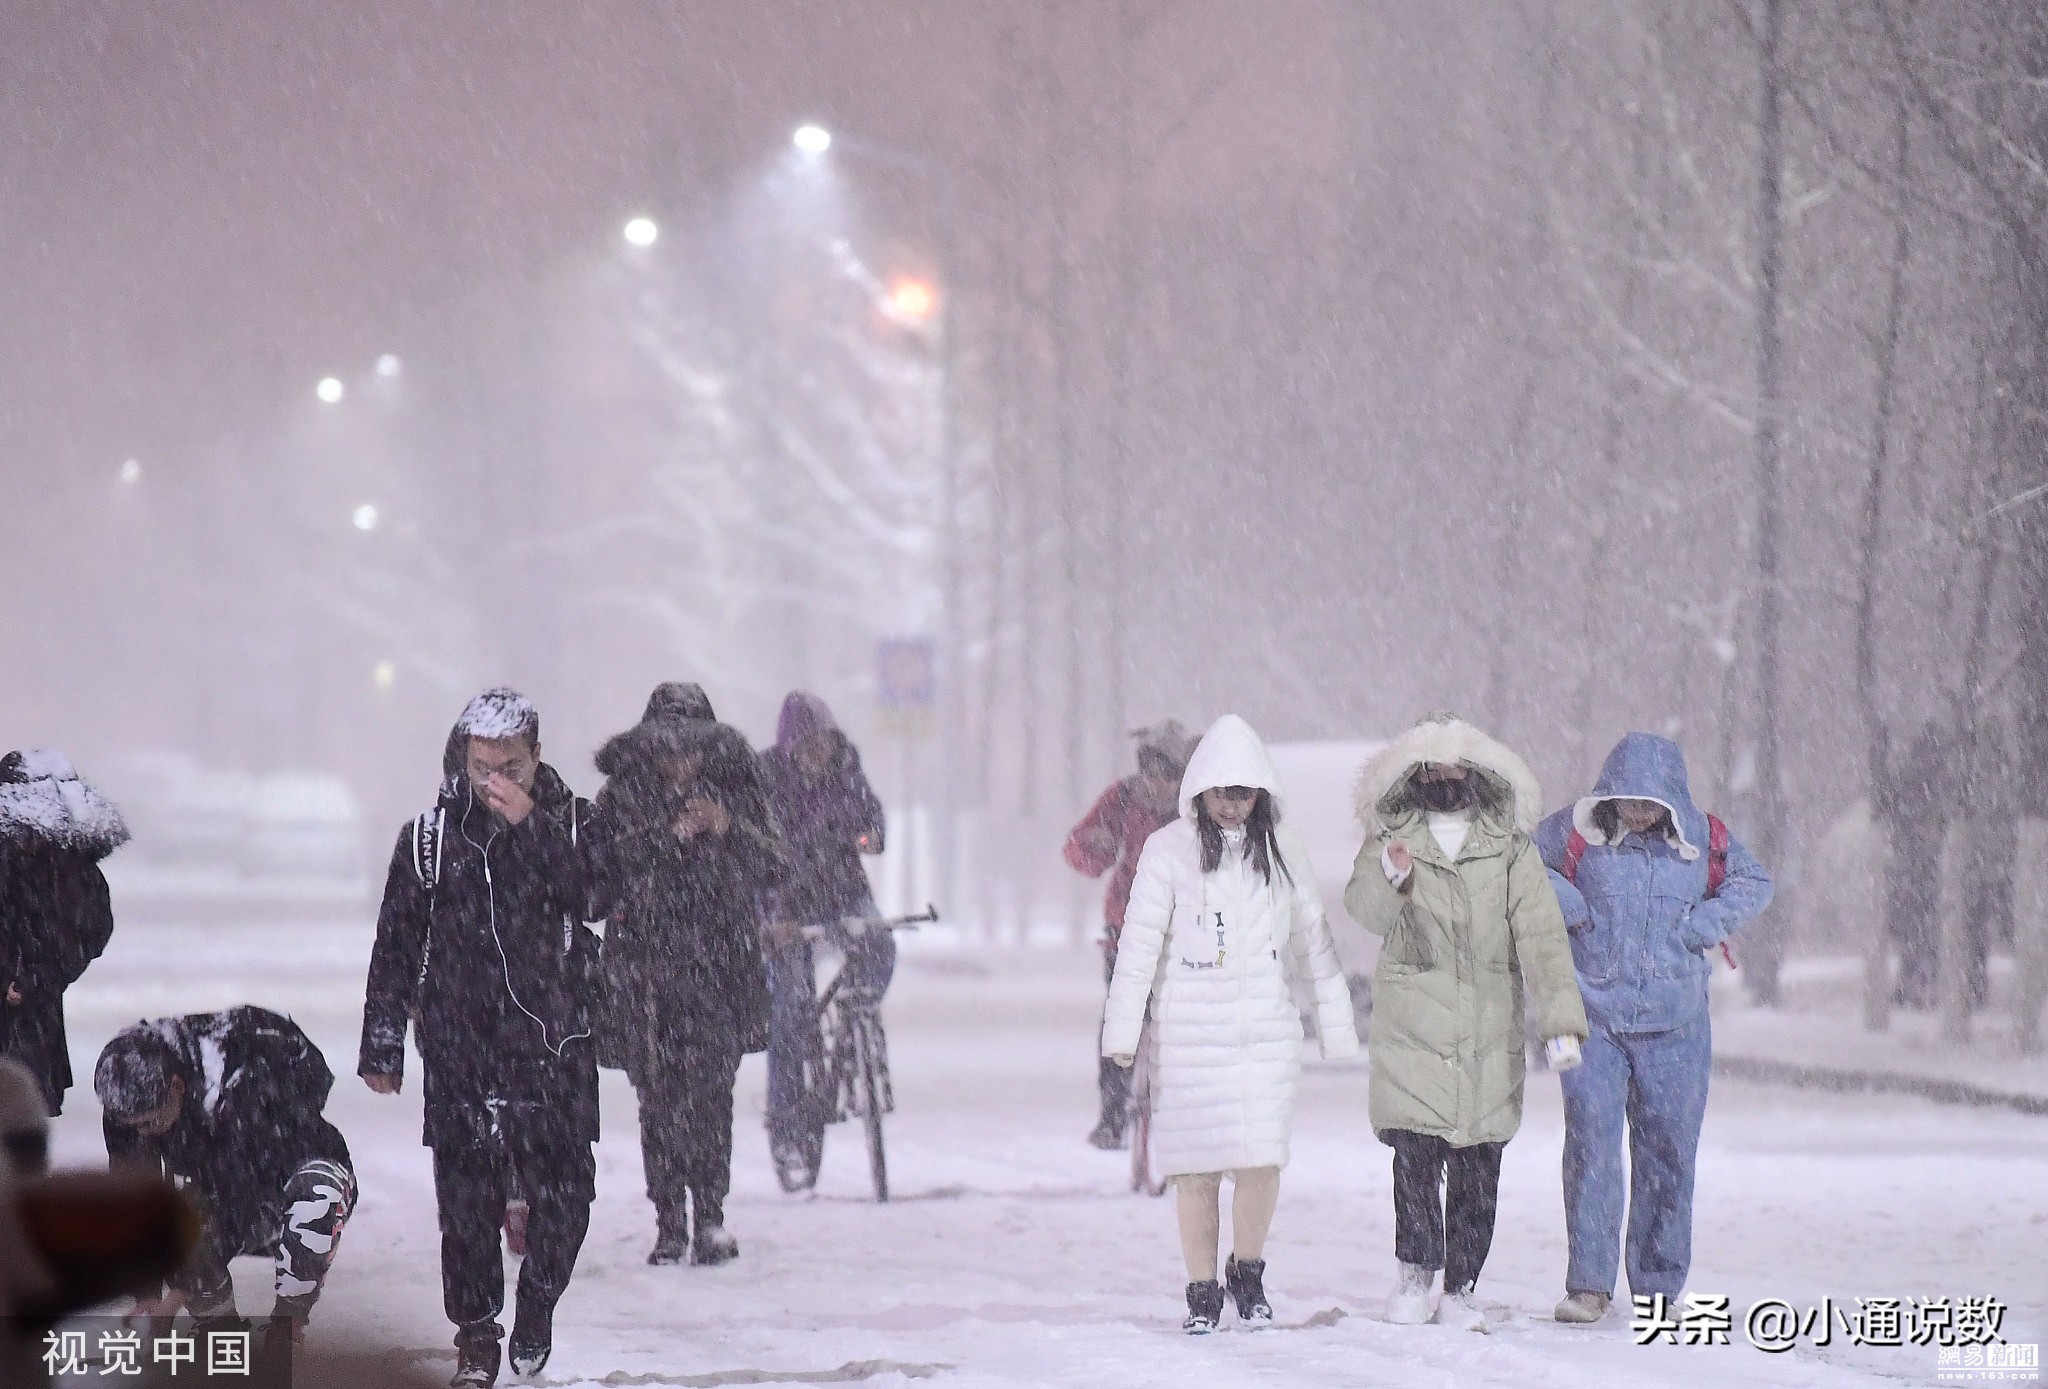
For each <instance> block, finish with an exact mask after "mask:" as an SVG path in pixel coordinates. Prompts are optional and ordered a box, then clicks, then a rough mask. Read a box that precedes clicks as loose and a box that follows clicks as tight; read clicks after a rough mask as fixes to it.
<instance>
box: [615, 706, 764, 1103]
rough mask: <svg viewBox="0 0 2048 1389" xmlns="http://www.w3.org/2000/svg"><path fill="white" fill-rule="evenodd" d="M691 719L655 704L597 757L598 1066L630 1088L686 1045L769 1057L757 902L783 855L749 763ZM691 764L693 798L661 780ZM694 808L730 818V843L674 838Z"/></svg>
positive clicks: (757, 774) (732, 738) (734, 742)
mask: <svg viewBox="0 0 2048 1389" xmlns="http://www.w3.org/2000/svg"><path fill="white" fill-rule="evenodd" d="M663 688H664V689H668V688H670V687H666V686H664V687H663ZM659 694H660V691H657V696H659ZM700 694H701V692H700ZM694 707H695V706H694V705H692V706H688V707H687V708H685V709H678V708H676V707H674V706H668V707H657V705H656V704H655V703H654V702H650V704H649V716H648V717H647V718H646V719H644V720H643V721H642V722H641V723H640V724H638V725H637V726H636V727H634V728H632V729H629V730H628V731H626V732H624V733H621V734H619V735H618V736H617V737H615V738H613V739H611V740H610V741H609V742H607V743H606V744H605V745H604V747H603V748H602V749H601V750H600V751H599V752H598V755H597V766H598V770H600V771H602V772H604V773H605V774H606V777H607V780H606V782H605V784H604V788H603V789H602V790H601V791H599V793H598V797H597V811H596V815H595V817H594V822H593V834H592V839H591V843H592V856H593V865H594V869H595V872H596V903H595V905H596V907H597V909H598V910H599V912H600V913H601V914H602V915H603V916H604V917H605V976H606V985H607V990H606V992H607V1003H606V1015H605V1016H606V1033H607V1035H606V1037H605V1039H604V1047H603V1051H604V1062H605V1064H606V1065H612V1066H619V1067H622V1068H623V1069H625V1070H626V1071H628V1072H629V1073H631V1074H633V1075H634V1076H635V1078H636V1079H637V1078H638V1077H639V1076H640V1075H641V1074H642V1073H643V1063H644V1062H645V1060H646V1058H647V1057H648V1055H649V1054H650V1052H651V1050H653V1049H660V1048H676V1047H680V1046H681V1044H682V1043H683V1041H684V1040H686V1039H687V1040H688V1041H691V1042H693V1043H697V1044H707V1043H708V1044H712V1045H717V1044H720V1043H724V1044H726V1045H728V1046H730V1047H732V1048H734V1049H735V1050H737V1051H740V1052H750V1051H760V1050H762V1049H764V1048H765V1047H766V1046H767V1045H768V983H767V973H766V970H765V968H764V966H763V963H762V959H761V938H760V928H761V916H760V902H761V898H762V895H763V894H764V893H766V892H769V891H771V890H772V889H773V888H775V887H776V886H777V885H778V884H780V883H781V882H782V881H783V879H784V877H785V875H786V874H787V872H788V851H787V849H786V848H785V847H784V845H783V841H782V836H781V835H780V833H778V831H777V829H776V826H775V820H774V817H773V816H772V815H771V814H770V813H769V811H768V802H767V797H766V795H765V793H764V791H763V788H762V785H761V769H760V764H759V761H758V759H756V757H755V756H754V752H753V749H752V748H750V747H749V746H748V745H747V740H746V739H745V738H744V737H743V736H741V734H740V733H739V732H738V731H737V730H736V729H733V728H730V727H728V726H727V725H725V724H722V723H716V722H713V721H712V720H711V719H709V718H704V717H694V716H692V714H691V713H690V712H689V711H688V710H689V709H693V708H694ZM709 707H710V706H709V704H708V702H706V703H705V704H703V706H702V708H703V709H704V710H705V711H706V712H707V713H708V711H709ZM686 754H694V755H695V756H697V757H698V758H699V759H701V760H700V764H699V769H698V772H697V784H696V788H695V791H694V792H692V793H686V792H685V791H683V790H682V789H680V788H678V787H677V786H676V785H675V784H674V783H673V781H672V779H671V778H670V776H669V775H668V774H667V773H666V772H665V770H664V767H665V764H666V763H667V761H668V760H669V759H670V758H673V757H676V756H679V755H686ZM689 794H703V795H705V796H707V797H708V798H709V799H711V800H714V801H716V802H717V803H718V804H719V805H720V806H722V807H723V808H724V809H725V812H726V814H727V815H728V816H729V817H730V822H731V823H730V826H729V828H728V829H727V830H726V832H725V833H724V834H709V833H706V834H700V835H697V836H695V837H694V838H691V839H689V840H684V839H681V838H679V837H678V836H677V835H676V833H675V830H674V824H675V821H676V818H677V816H679V815H681V814H682V811H683V805H684V802H685V800H687V799H688V795H689Z"/></svg>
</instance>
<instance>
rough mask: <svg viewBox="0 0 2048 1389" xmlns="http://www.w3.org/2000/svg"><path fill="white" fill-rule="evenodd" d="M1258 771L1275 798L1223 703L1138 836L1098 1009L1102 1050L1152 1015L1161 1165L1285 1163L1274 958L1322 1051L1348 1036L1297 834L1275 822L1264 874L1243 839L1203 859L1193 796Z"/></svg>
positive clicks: (1221, 1167)
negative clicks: (1311, 1006)
mask: <svg viewBox="0 0 2048 1389" xmlns="http://www.w3.org/2000/svg"><path fill="white" fill-rule="evenodd" d="M1213 786H1256V787H1259V788H1261V789H1263V790H1264V791H1266V792H1267V793H1268V794H1269V795H1271V797H1272V799H1273V803H1274V807H1275V809H1276V811H1278V812H1280V814H1281V815H1282V816H1283V819H1284V814H1285V807H1284V800H1283V796H1282V793H1281V789H1280V783H1279V777H1278V776H1277V775H1276V774H1275V772H1274V770H1273V762H1272V759H1271V758H1269V757H1268V756H1267V755H1266V749H1265V745H1264V744H1262V743H1261V742H1260V741H1259V736H1258V734H1256V733H1254V732H1253V731H1252V729H1251V725H1249V724H1247V723H1246V722H1245V721H1244V720H1243V719H1241V718H1239V717H1237V716H1236V715H1235V714H1226V715H1224V716H1223V717H1222V718H1220V719H1218V720H1217V721H1216V723H1215V724H1214V725H1213V726H1212V727H1211V728H1210V729H1209V732H1208V733H1207V734H1206V735H1205V736H1204V737H1203V739H1202V743H1201V746H1200V747H1198V748H1197V749H1196V750H1195V755H1194V757H1193V758H1192V759H1191V760H1190V761H1189V763H1188V770H1187V775H1186V776H1185V777H1183V778H1182V780H1181V787H1180V812H1181V813H1180V818H1179V819H1178V820H1176V821H1174V822H1173V823H1172V824H1170V825H1168V826H1166V827H1165V828H1164V829H1161V830H1159V831H1158V832H1157V833H1155V834H1154V835H1153V836H1152V837H1151V838H1150V839H1148V840H1146V841H1145V850H1144V853H1143V854H1141V855H1140V856H1139V858H1138V875H1137V880H1136V882H1134V883H1133V884H1132V886H1131V899H1130V907H1129V910H1128V911H1127V912H1126V914H1125V918H1124V929H1123V936H1122V939H1121V941H1120V943H1119V945H1118V948H1117V960H1116V973H1115V975H1114V976H1113V977H1112V979H1111V981H1110V986H1109V1004H1108V1007H1107V1009H1106V1010H1105V1012H1104V1016H1103V1024H1102V1054H1103V1055H1104V1056H1127V1055H1133V1054H1135V1053H1136V1052H1137V1050H1138V1043H1139V1037H1140V1033H1141V1031H1142V1030H1143V1027H1144V1023H1145V1016H1146V1010H1147V1006H1148V1004H1149V1006H1150V1010H1151V1016H1152V1027H1153V1031H1152V1036H1151V1038H1150V1045H1151V1047H1152V1048H1153V1050H1152V1052H1151V1056H1152V1059H1153V1060H1154V1063H1155V1064H1156V1067H1157V1069H1156V1072H1155V1075H1154V1079H1153V1118H1152V1145H1153V1155H1154V1159H1155V1161H1156V1162H1157V1164H1158V1168H1159V1171H1160V1172H1161V1173H1163V1174H1167V1175H1178V1174H1184V1173H1191V1172H1227V1171H1234V1170H1236V1169H1239V1168H1246V1167H1284V1166H1286V1165H1287V1140H1288V1135H1289V1133H1290V1132H1291V1130H1292V1128H1293V1116H1294V1083H1295V1078H1296V1077H1297V1076H1298V1075H1299V1074H1300V1071H1301V1019H1300V1017H1299V1015H1298V1014H1297V1013H1296V1012H1295V1009H1294V1003H1293V1000H1292V998H1291V997H1290V996H1289V994H1288V989H1287V969H1288V967H1289V966H1290V965H1291V966H1292V967H1293V969H1294V971H1295V973H1296V974H1297V976H1298V977H1300V978H1302V979H1305V980H1307V981H1308V982H1309V983H1310V984H1312V985H1313V987H1314V991H1315V1000H1316V1029H1317V1032H1318V1033H1319V1034H1320V1036H1321V1039H1322V1049H1323V1055H1324V1057H1326V1058H1330V1059H1334V1058H1337V1057H1342V1056H1352V1055H1355V1054H1356V1053H1357V1051H1358V1030H1357V1025H1356V1023H1355V1022H1354V1021H1353V1018H1352V1013H1351V997H1350V992H1349V990H1348V989H1347V988H1346V986H1345V983H1344V976H1343V971H1342V970H1341V969H1340V967H1339V966H1338V963H1337V952H1336V950H1335V948H1334V947H1333V946H1332V945H1331V941H1330V926H1329V922H1328V921H1327V920H1326V919H1325V917H1324V915H1323V902H1322V897H1321V895H1320V894H1319V893H1318V892H1317V891H1316V875H1315V869H1314V866H1313V865H1311V864H1310V863H1309V859H1308V851H1307V849H1306V848H1305V847H1304V846H1303V844H1302V841H1301V837H1300V836H1299V835H1297V834H1295V833H1294V832H1293V831H1292V830H1290V829H1288V828H1287V827H1286V825H1285V824H1284V823H1283V824H1282V825H1281V826H1280V827H1279V829H1278V832H1277V835H1276V838H1277V839H1278V841H1279V846H1280V852H1281V854H1282V856H1283V857H1284V858H1285V859H1286V862H1287V868H1288V870H1289V872H1290V873H1291V875H1292V878H1293V881H1292V882H1291V883H1290V882H1289V881H1288V874H1283V873H1281V872H1280V871H1279V869H1278V867H1277V866H1276V867H1275V869H1274V873H1273V881H1272V882H1271V883H1270V884H1268V883H1267V882H1265V881H1264V880H1263V879H1262V878H1261V877H1260V876H1259V874H1258V870H1257V869H1255V868H1253V867H1252V866H1251V864H1250V863H1248V862H1247V861H1246V857H1245V854H1244V853H1243V851H1242V850H1241V849H1236V848H1230V847H1226V849H1225V851H1224V855H1223V861H1222V863H1221V864H1219V865H1218V867H1217V869H1216V871H1215V872H1214V873H1204V872H1203V871H1202V850H1201V841H1200V839H1199V838H1198V836H1197V834H1196V831H1195V815H1196V811H1195V798H1196V797H1197V796H1199V795H1200V794H1201V793H1202V792H1203V791H1206V790H1208V789H1209V788H1210V787H1213Z"/></svg>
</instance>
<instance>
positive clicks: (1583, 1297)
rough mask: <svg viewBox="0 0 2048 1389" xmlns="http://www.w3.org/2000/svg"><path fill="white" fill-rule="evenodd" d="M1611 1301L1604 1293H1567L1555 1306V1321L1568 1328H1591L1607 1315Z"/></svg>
mask: <svg viewBox="0 0 2048 1389" xmlns="http://www.w3.org/2000/svg"><path fill="white" fill-rule="evenodd" d="M1610 1301H1612V1299H1611V1298H1609V1297H1608V1296H1607V1294H1606V1293H1567V1294H1566V1295H1565V1299H1564V1301H1562V1302H1560V1303H1558V1304H1557V1312H1556V1313H1555V1315H1556V1317H1557V1319H1558V1320H1559V1321H1561V1322H1564V1323H1565V1324H1566V1325H1569V1326H1591V1325H1592V1324H1593V1323H1594V1322H1596V1321H1599V1320H1600V1318H1602V1317H1604V1316H1606V1315H1607V1305H1608V1303H1609V1302H1610Z"/></svg>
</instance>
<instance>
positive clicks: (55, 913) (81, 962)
mask: <svg viewBox="0 0 2048 1389" xmlns="http://www.w3.org/2000/svg"><path fill="white" fill-rule="evenodd" d="M127 838H128V829H127V826H126V825H124V824H123V823H122V822H121V816H120V814H119V812H118V811H116V810H115V809H114V807H113V805H112V804H110V803H109V802H108V801H107V799H106V798H105V797H103V796H101V795H100V794H99V792H97V791H95V790H93V789H92V788H91V787H89V786H87V785H86V784H85V783H84V782H82V781H80V780H79V779H78V776H77V773H76V772H73V771H72V770H71V765H70V763H68V762H66V761H64V760H63V759H62V758H61V757H58V756H57V755H55V754H50V753H29V754H23V753H10V754H8V755H7V757H5V758H0V996H4V994H5V992H6V988H7V985H8V984H9V983H10V982H11V983H13V984H14V985H15V986H16V987H17V988H18V989H19V990H20V992H21V996H22V1001H21V1003H20V1004H18V1005H16V1006H13V1007H9V1006H7V1005H6V1004H5V1003H4V1001H0V1054H4V1055H7V1056H11V1057H13V1058H14V1059H15V1060H17V1061H19V1062H21V1064H22V1065H24V1066H26V1067H28V1069H29V1071H30V1072H31V1073H32V1074H33V1075H34V1076H35V1078H36V1083H37V1084H38V1085H39V1086H41V1087H42V1091H43V1098H44V1102H45V1103H46V1104H48V1106H49V1109H50V1113H51V1114H56V1113H58V1112H59V1111H60V1110H61V1109H62V1108H63V1103H64V1092H65V1091H67V1090H69V1089H70V1088H71V1083H72V1075H71V1053H70V1047H69V1042H68V1040H67V1038H66V1036H65V1032H64V991H65V990H66V989H68V988H70V987H71V985H72V984H74V983H76V982H77V981H78V977H79V976H80V975H82V974H83V973H85V968H86V966H87V965H89V964H91V963H92V962H93V961H94V960H96V959H98V958H99V956H100V952H102V951H103V950H105V949H106V948H107V941H108V940H109V939H110V938H111V937H112V935H113V933H114V911H113V906H112V903H111V902H110V901H109V899H108V896H107V880H106V878H105V877H104V876H103V875H102V874H101V872H100V869H99V863H100V860H101V859H103V858H105V857H106V856H107V855H108V854H110V853H112V852H113V851H114V850H115V849H116V848H117V847H119V846H120V845H121V844H123V843H125V842H126V841H127Z"/></svg>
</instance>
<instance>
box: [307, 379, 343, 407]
mask: <svg viewBox="0 0 2048 1389" xmlns="http://www.w3.org/2000/svg"><path fill="white" fill-rule="evenodd" d="M346 389H347V388H346V387H344V386H343V385H342V384H341V378H340V377H338V376H323V377H321V378H320V384H319V385H317V386H315V387H314V388H313V394H314V395H317V396H319V397H320V399H322V400H324V401H326V402H327V403H328V404H329V405H336V404H339V403H340V401H341V397H342V396H343V395H344V394H345V393H346Z"/></svg>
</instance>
